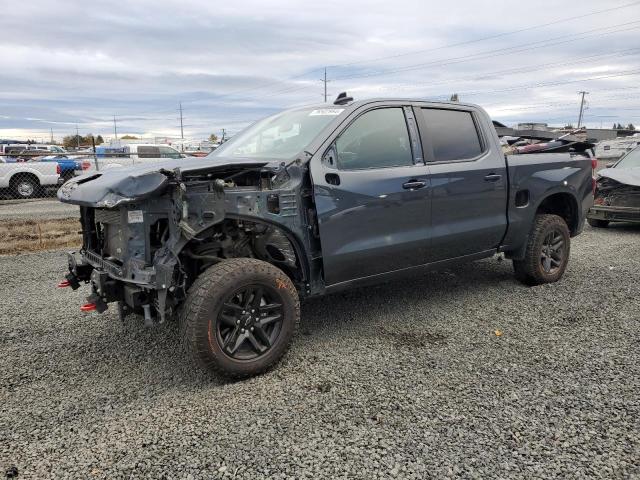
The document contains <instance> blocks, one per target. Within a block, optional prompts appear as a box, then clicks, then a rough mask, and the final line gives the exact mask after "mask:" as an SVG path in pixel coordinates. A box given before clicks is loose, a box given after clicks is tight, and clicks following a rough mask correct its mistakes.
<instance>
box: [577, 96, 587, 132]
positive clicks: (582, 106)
mask: <svg viewBox="0 0 640 480" xmlns="http://www.w3.org/2000/svg"><path fill="white" fill-rule="evenodd" d="M578 93H579V94H581V95H582V97H581V98H580V115H579V116H578V128H580V125H582V116H583V114H584V96H585V95H588V94H589V92H585V91H584V90H582V91H580V92H578Z"/></svg>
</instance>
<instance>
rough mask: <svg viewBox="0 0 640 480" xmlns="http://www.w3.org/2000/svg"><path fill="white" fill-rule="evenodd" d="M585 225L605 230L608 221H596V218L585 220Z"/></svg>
mask: <svg viewBox="0 0 640 480" xmlns="http://www.w3.org/2000/svg"><path fill="white" fill-rule="evenodd" d="M587 223H588V224H589V225H591V226H592V227H594V228H607V227H608V226H609V220H598V219H597V218H587Z"/></svg>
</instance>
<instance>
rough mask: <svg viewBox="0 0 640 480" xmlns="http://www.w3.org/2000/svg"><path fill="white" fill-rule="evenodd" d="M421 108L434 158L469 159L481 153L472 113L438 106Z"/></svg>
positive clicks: (442, 159) (442, 160) (439, 159)
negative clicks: (438, 107)
mask: <svg viewBox="0 0 640 480" xmlns="http://www.w3.org/2000/svg"><path fill="white" fill-rule="evenodd" d="M421 110H422V115H423V117H424V120H425V123H426V127H427V132H426V133H427V135H428V142H427V143H430V144H431V146H432V148H433V160H434V161H436V162H447V161H452V160H469V159H472V158H475V157H477V156H478V155H480V154H481V153H482V151H483V147H482V142H481V140H480V137H479V135H478V129H477V128H476V124H475V121H474V119H473V115H472V114H471V112H467V111H464V110H445V109H437V108H422V109H421Z"/></svg>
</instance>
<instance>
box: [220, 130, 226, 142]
mask: <svg viewBox="0 0 640 480" xmlns="http://www.w3.org/2000/svg"><path fill="white" fill-rule="evenodd" d="M226 134H227V132H226V130H225V129H224V128H223V129H222V138H220V143H221V144H222V143H224V137H225V135H226Z"/></svg>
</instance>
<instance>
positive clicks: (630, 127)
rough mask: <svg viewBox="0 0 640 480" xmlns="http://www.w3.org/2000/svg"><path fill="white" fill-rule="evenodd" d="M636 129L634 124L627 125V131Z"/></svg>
mask: <svg viewBox="0 0 640 480" xmlns="http://www.w3.org/2000/svg"><path fill="white" fill-rule="evenodd" d="M635 129H636V127H635V126H634V125H633V123H630V124H629V125H627V130H635Z"/></svg>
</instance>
